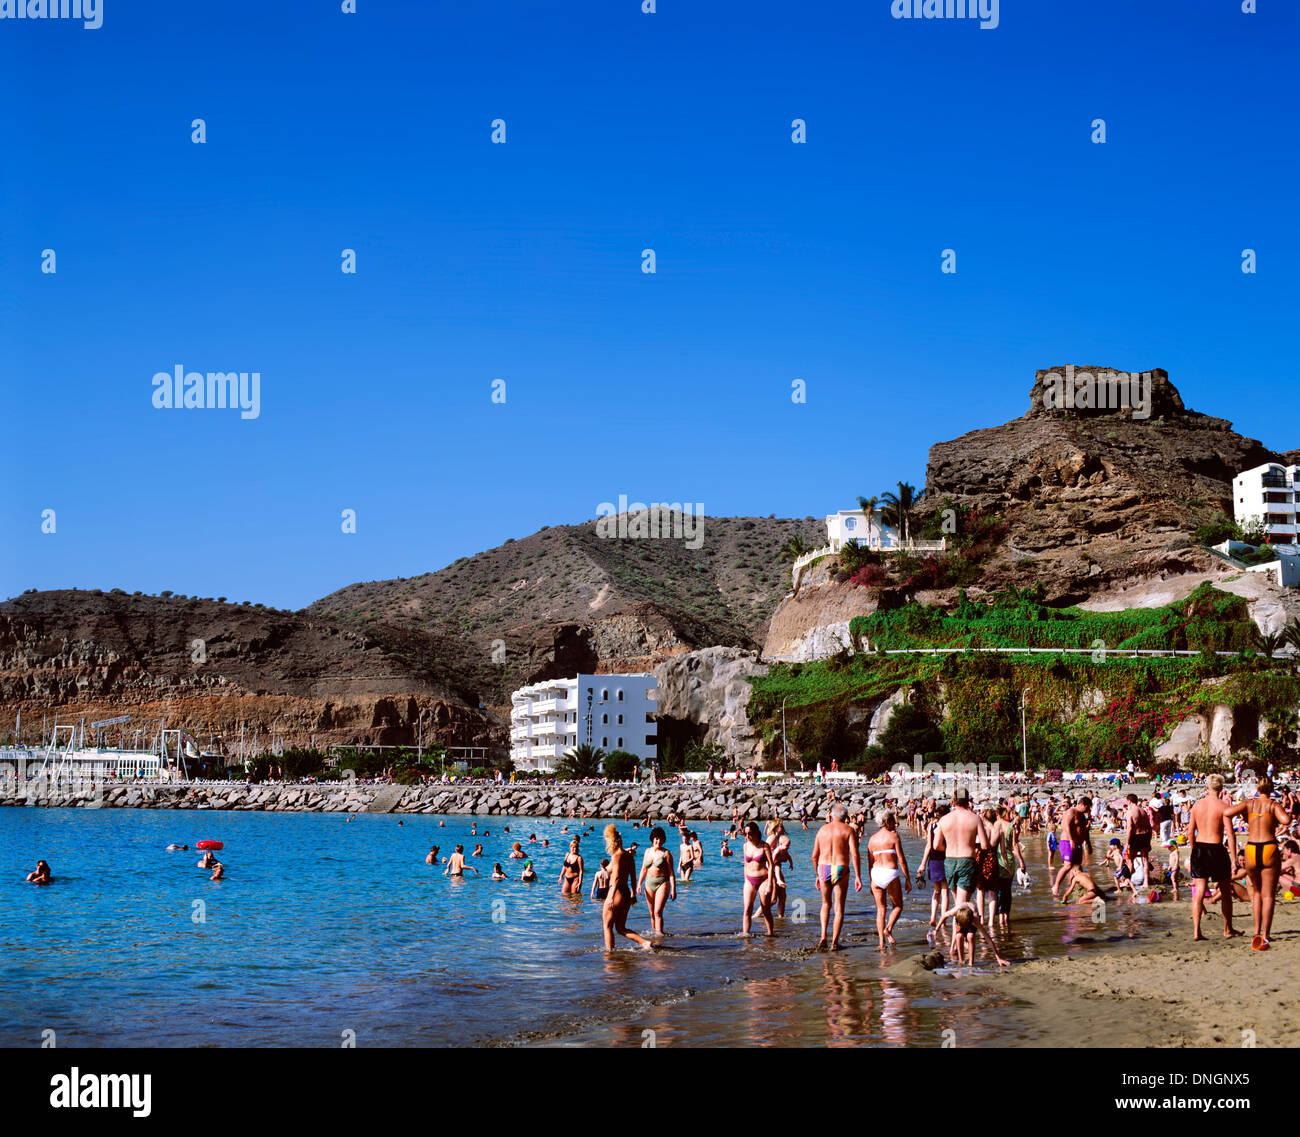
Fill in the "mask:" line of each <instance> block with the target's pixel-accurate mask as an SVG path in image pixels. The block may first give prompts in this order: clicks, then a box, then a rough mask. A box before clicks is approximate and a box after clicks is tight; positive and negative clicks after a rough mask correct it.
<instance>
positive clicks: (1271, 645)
mask: <svg viewBox="0 0 1300 1137" xmlns="http://www.w3.org/2000/svg"><path fill="white" fill-rule="evenodd" d="M1251 639H1252V640H1254V642H1255V646H1256V647H1258V648H1259V653H1260V654H1261V655H1262V656H1264V657H1265V658H1266V659H1272V658H1273V653H1274V652H1276V651H1277V649H1278V648H1280V647H1281V646H1282V645H1283V644H1285V643H1286V642H1287V634H1286V633H1285V632H1282V633H1281V634H1274V633H1272V632H1269V633H1264V632H1261V631H1258V630H1256V632H1255V634H1254V635H1253V636H1252V637H1251Z"/></svg>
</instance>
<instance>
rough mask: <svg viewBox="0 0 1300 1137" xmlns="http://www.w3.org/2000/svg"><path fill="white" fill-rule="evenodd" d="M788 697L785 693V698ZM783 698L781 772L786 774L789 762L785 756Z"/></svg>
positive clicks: (783, 710) (788, 770) (783, 702)
mask: <svg viewBox="0 0 1300 1137" xmlns="http://www.w3.org/2000/svg"><path fill="white" fill-rule="evenodd" d="M789 697H790V696H789V695H787V696H786V697H785V699H788V698H789ZM785 699H782V700H781V772H782V773H783V774H788V773H789V772H790V762H789V760H788V759H787V758H786V752H785Z"/></svg>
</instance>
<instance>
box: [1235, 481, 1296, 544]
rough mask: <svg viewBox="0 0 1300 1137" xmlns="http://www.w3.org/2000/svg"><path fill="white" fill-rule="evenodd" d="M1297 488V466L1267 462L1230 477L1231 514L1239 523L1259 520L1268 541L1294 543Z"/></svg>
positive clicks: (1243, 523)
mask: <svg viewBox="0 0 1300 1137" xmlns="http://www.w3.org/2000/svg"><path fill="white" fill-rule="evenodd" d="M1298 492H1300V466H1283V465H1281V464H1280V463H1278V462H1266V463H1265V464H1264V465H1262V466H1256V467H1255V468H1254V469H1253V470H1247V471H1246V472H1245V473H1243V474H1238V475H1237V476H1236V478H1234V479H1233V482H1232V509H1233V517H1234V518H1235V520H1236V522H1237V524H1238V525H1245V524H1247V523H1248V522H1250V521H1253V520H1262V521H1263V522H1264V530H1265V532H1266V533H1267V534H1268V539H1269V542H1270V543H1271V544H1275V545H1277V544H1294V543H1295V542H1296V541H1297V539H1300V526H1297V523H1296V495H1297V493H1298Z"/></svg>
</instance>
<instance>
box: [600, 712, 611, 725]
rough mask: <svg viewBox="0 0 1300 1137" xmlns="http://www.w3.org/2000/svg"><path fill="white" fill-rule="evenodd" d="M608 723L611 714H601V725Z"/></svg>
mask: <svg viewBox="0 0 1300 1137" xmlns="http://www.w3.org/2000/svg"><path fill="white" fill-rule="evenodd" d="M608 723H609V715H601V716H600V725H601V726H605V725H607V724H608Z"/></svg>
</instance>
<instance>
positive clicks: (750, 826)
mask: <svg viewBox="0 0 1300 1137" xmlns="http://www.w3.org/2000/svg"><path fill="white" fill-rule="evenodd" d="M744 858H745V859H744V862H743V867H744V870H745V885H744V891H743V897H744V906H745V907H744V913H743V915H742V916H741V920H740V934H741V935H742V936H747V935H749V928H750V924H751V922H752V920H753V918H754V901H755V900H757V901H758V914H759V915H760V916H761V917H762V918H763V927H764V928H765V929H766V930H767V934H768V935H769V936H770V935H773V934H774V932H775V928H774V927H773V926H772V894H771V890H770V888H769V887H768V885H769V882H770V881H771V879H772V874H773V873H774V872H775V871H776V870H775V866H774V865H773V864H772V849H771V846H770V845H768V843H767V842H766V841H764V840H763V831H762V830H761V829H759V827H758V822H756V821H747V822H745V848H744Z"/></svg>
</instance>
